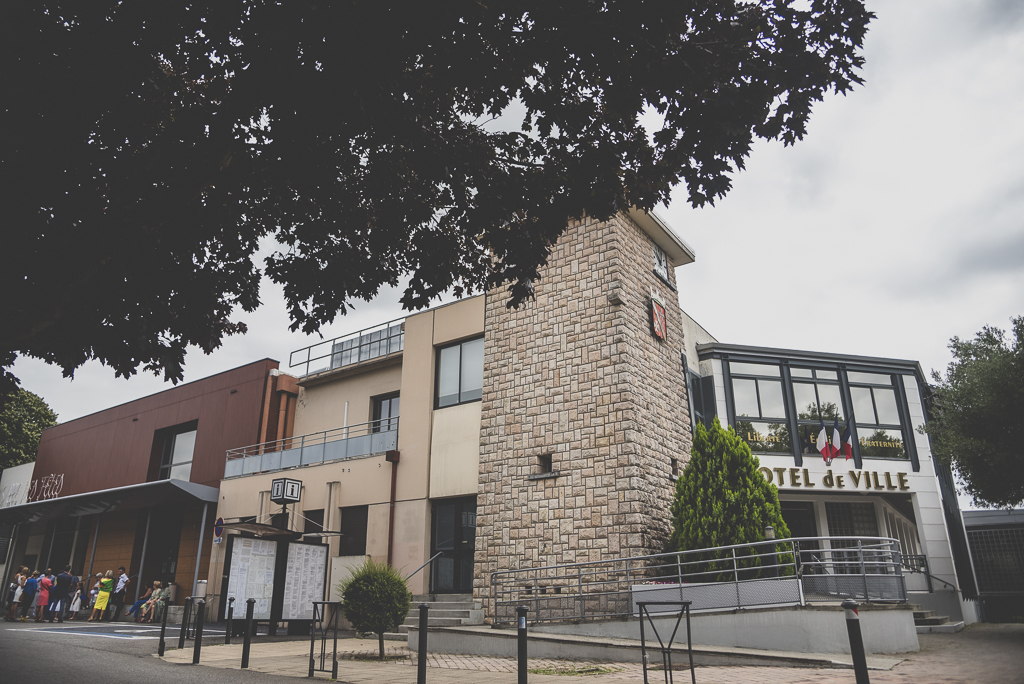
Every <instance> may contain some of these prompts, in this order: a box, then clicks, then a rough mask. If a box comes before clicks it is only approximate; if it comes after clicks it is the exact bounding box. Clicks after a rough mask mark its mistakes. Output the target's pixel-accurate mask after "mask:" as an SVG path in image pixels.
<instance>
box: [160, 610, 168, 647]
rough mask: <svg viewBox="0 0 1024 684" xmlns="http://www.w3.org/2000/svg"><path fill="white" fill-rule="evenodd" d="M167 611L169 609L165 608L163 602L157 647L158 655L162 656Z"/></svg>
mask: <svg viewBox="0 0 1024 684" xmlns="http://www.w3.org/2000/svg"><path fill="white" fill-rule="evenodd" d="M169 612H170V611H169V610H167V605H166V604H165V605H164V617H163V619H162V620H160V648H159V655H160V656H163V654H164V635H165V634H167V613H169Z"/></svg>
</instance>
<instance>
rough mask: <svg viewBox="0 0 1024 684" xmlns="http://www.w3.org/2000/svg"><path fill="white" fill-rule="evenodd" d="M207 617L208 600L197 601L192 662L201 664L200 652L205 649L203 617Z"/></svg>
mask: <svg viewBox="0 0 1024 684" xmlns="http://www.w3.org/2000/svg"><path fill="white" fill-rule="evenodd" d="M205 617H206V601H205V600H203V599H199V602H198V603H196V644H195V646H194V647H193V648H192V664H193V665H198V664H199V652H200V651H201V650H203V619H204V618H205Z"/></svg>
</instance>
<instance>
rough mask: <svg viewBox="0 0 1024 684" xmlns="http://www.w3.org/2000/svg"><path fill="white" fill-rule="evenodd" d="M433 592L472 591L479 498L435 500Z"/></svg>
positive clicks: (454, 592) (459, 592)
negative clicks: (477, 502)
mask: <svg viewBox="0 0 1024 684" xmlns="http://www.w3.org/2000/svg"><path fill="white" fill-rule="evenodd" d="M433 509H434V516H433V517H434V520H433V543H432V549H431V553H430V555H431V556H433V555H434V554H436V553H440V554H441V556H440V557H439V558H437V559H436V560H435V561H434V563H433V572H432V575H431V585H432V588H431V591H432V593H438V594H469V593H472V591H473V554H474V551H475V550H476V497H475V496H469V497H464V498H459V499H442V500H440V501H435V502H434V506H433Z"/></svg>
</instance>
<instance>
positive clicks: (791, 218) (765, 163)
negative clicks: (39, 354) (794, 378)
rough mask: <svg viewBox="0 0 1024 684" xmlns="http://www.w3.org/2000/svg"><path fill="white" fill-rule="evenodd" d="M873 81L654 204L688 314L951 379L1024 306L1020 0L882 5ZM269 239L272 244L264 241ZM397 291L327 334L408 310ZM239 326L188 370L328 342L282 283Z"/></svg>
mask: <svg viewBox="0 0 1024 684" xmlns="http://www.w3.org/2000/svg"><path fill="white" fill-rule="evenodd" d="M868 7H869V9H871V10H872V11H873V12H875V13H876V14H877V18H876V19H875V21H874V22H873V23H872V25H871V29H870V31H869V33H868V37H867V40H866V45H865V51H864V54H865V57H866V60H867V63H866V65H865V69H864V71H863V76H864V78H865V84H864V86H862V87H858V88H856V89H855V90H854V91H853V92H852V93H850V94H848V95H847V96H845V97H843V96H835V95H832V96H829V97H827V98H826V99H825V101H824V102H821V103H819V104H818V105H817V106H816V107H815V109H814V113H813V115H812V118H811V122H810V125H809V128H808V134H807V136H806V137H805V139H804V140H802V141H800V142H798V143H797V144H796V145H795V146H791V147H784V146H783V145H782V144H781V143H774V142H759V143H758V144H756V145H755V146H754V149H753V151H752V153H751V155H750V157H749V159H748V160H747V164H746V169H745V170H744V171H742V172H740V173H738V174H737V175H736V176H735V178H734V183H733V189H732V191H731V192H730V193H729V194H728V195H727V196H726V197H725V198H724V199H722V200H719V202H718V203H717V204H716V205H715V206H714V207H706V208H703V209H693V208H691V207H690V205H689V204H688V203H687V202H686V191H685V188H682V187H680V188H677V191H676V193H675V195H674V196H673V199H672V201H671V202H670V203H669V204H668V206H667V207H662V208H660V209H659V210H658V213H659V214H660V215H661V216H662V217H663V218H664V219H666V220H667V222H668V223H669V224H670V225H672V226H673V228H675V230H676V232H678V233H679V234H680V235H681V236H682V237H683V238H684V239H685V240H686V241H687V243H688V244H689V245H690V246H691V247H693V249H694V251H695V252H696V254H697V260H696V262H695V263H693V264H689V265H687V266H684V267H681V268H679V269H678V270H677V272H676V275H677V279H678V283H679V298H680V305H681V306H682V308H683V310H685V311H686V312H687V313H688V314H690V315H691V316H692V317H693V318H695V319H696V320H697V321H698V322H699V323H700V324H701V325H703V326H704V327H705V328H706V329H707V330H708V331H709V332H710V333H711V334H712V335H713V336H715V337H716V338H717V339H718V340H719V341H721V342H727V343H734V344H752V345H760V346H769V347H781V348H790V349H806V350H814V351H828V352H836V353H847V354H860V355H866V356H883V357H890V358H902V359H914V360H918V361H920V362H921V365H922V367H923V368H924V370H925V372H926V373H929V372H930V371H931V370H932V369H936V370H943V369H944V368H945V367H946V364H947V363H948V362H949V360H950V354H949V351H948V348H947V345H948V343H949V340H950V338H951V337H953V336H959V337H961V338H969V337H973V335H974V334H975V333H976V332H977V331H979V330H980V329H981V328H982V327H983V326H985V325H992V326H997V327H1001V328H1008V327H1009V325H1010V318H1011V317H1013V316H1020V315H1024V0H959V1H953V0H929V1H928V2H926V3H925V2H921V1H920V0H913V1H912V0H886V1H885V2H868ZM272 247H273V246H272V245H269V244H268V245H266V246H265V249H266V250H269V249H272ZM399 297H400V293H399V292H398V291H397V290H390V291H387V292H384V293H382V294H381V295H380V296H379V297H378V298H377V299H376V300H374V301H373V302H371V303H365V304H361V305H357V306H356V308H355V311H354V312H352V313H350V314H349V315H348V316H345V317H343V318H341V319H339V320H337V321H335V322H334V324H332V325H329V326H326V327H325V328H324V329H323V330H322V331H321V333H322V335H323V338H324V339H330V338H332V337H336V336H340V335H344V334H346V333H349V332H352V331H356V330H359V329H361V328H364V327H368V326H371V325H376V324H378V323H383V322H385V321H388V320H392V319H395V318H399V317H401V316H402V315H403V312H402V310H401V308H400V306H399V304H398V299H399ZM261 299H262V301H263V305H262V306H261V307H260V308H259V309H258V310H257V311H256V312H254V313H252V314H242V315H240V316H239V318H240V319H241V320H243V321H245V322H246V323H247V324H248V326H249V332H248V333H247V334H246V335H244V336H236V337H232V338H228V339H227V340H226V341H225V343H224V345H223V346H222V347H221V348H220V349H217V350H216V351H215V352H214V353H213V354H212V355H209V356H206V355H204V354H203V353H202V352H201V351H199V350H193V351H190V352H189V354H188V356H187V358H186V367H185V380H186V381H190V380H197V379H199V378H203V377H206V376H208V375H211V374H213V373H217V372H220V371H224V370H228V369H230V368H235V367H237V366H241V365H244V364H246V363H249V362H251V361H254V360H257V359H261V358H265V357H270V358H273V359H277V360H279V361H280V362H281V364H282V369H283V370H286V371H287V364H288V357H289V353H290V352H292V351H294V350H297V349H300V348H302V347H304V346H306V345H308V344H314V343H316V342H318V341H320V338H319V337H316V336H312V337H310V336H305V335H302V334H299V333H291V332H289V330H288V325H289V319H288V316H287V312H286V310H285V307H284V299H283V296H282V291H281V288H280V287H278V286H275V285H274V284H272V283H271V282H270V281H269V280H266V279H265V280H264V283H263V286H262V290H261ZM13 370H14V373H15V374H16V375H17V376H18V377H19V378H20V379H21V381H22V386H23V387H25V388H26V389H28V390H31V391H33V392H35V393H36V394H39V395H40V396H42V397H43V398H44V399H45V400H46V401H47V403H49V404H50V406H51V407H52V408H53V409H54V410H55V411H56V412H57V414H58V416H59V418H60V420H61V421H62V422H63V421H67V420H72V419H74V418H78V417H81V416H83V415H87V414H89V413H92V412H94V411H97V410H100V409H103V408H107V407H110V406H115V405H117V404H121V403H124V402H127V401H131V400H133V399H137V398H139V397H142V396H146V395H149V394H152V393H154V392H159V391H161V390H164V389H168V388H169V387H170V386H171V385H169V384H165V383H164V382H163V381H162V380H161V379H160V378H157V377H154V376H152V375H147V374H139V375H137V376H135V377H133V378H131V379H128V380H125V379H119V378H115V377H114V373H113V371H111V370H110V369H108V368H105V367H103V366H102V365H100V364H99V363H95V362H94V363H89V364H86V365H85V366H83V367H82V368H80V369H79V370H78V371H77V373H76V374H75V378H74V379H73V380H68V379H66V378H63V377H62V375H61V371H60V369H59V368H56V367H51V366H47V365H46V364H44V363H42V362H41V361H37V360H34V359H24V358H23V359H19V360H18V361H17V362H16V364H15V366H14V369H13Z"/></svg>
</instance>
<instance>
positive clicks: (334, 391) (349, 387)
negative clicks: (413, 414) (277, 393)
mask: <svg viewBox="0 0 1024 684" xmlns="http://www.w3.org/2000/svg"><path fill="white" fill-rule="evenodd" d="M406 340H408V334H407V336H406ZM406 344H408V342H406ZM401 384H402V367H401V366H400V365H394V366H388V367H386V368H380V369H378V370H373V371H369V372H366V373H360V374H359V375H351V376H348V377H344V378H340V379H339V380H337V381H335V382H328V383H324V384H323V385H316V386H314V387H300V388H299V399H298V404H297V405H296V407H295V432H294V434H295V435H296V436H298V435H308V434H310V433H312V432H322V431H324V430H331V429H333V428H338V427H343V426H344V425H345V424H346V423H345V402H346V401H347V402H348V425H358V424H360V423H366V422H369V421H370V420H372V419H373V407H372V404H371V401H370V399H371V397H376V396H379V395H381V394H388V393H390V392H397V391H398V390H399V388H400V387H401ZM403 408H404V407H403Z"/></svg>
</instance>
